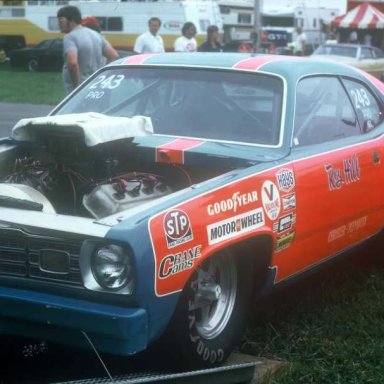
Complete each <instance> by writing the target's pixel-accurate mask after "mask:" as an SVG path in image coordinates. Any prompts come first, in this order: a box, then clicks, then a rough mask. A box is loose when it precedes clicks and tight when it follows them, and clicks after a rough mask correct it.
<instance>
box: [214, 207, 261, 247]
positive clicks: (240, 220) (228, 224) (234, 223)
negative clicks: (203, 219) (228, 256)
mask: <svg viewBox="0 0 384 384" xmlns="http://www.w3.org/2000/svg"><path fill="white" fill-rule="evenodd" d="M264 224H265V221H264V212H263V210H262V208H257V209H255V210H253V211H249V212H245V213H242V214H241V215H237V216H234V217H231V218H229V219H226V220H222V221H219V222H217V223H213V224H211V225H208V226H207V235H208V243H209V244H210V245H212V244H217V243H220V242H221V241H224V240H228V239H231V238H233V237H235V236H238V235H240V234H243V233H247V232H250V231H252V230H254V229H256V228H259V227H262V226H263V225H264Z"/></svg>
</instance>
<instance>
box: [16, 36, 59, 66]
mask: <svg viewBox="0 0 384 384" xmlns="http://www.w3.org/2000/svg"><path fill="white" fill-rule="evenodd" d="M9 58H10V63H11V66H12V67H19V68H25V69H28V70H29V71H32V72H36V71H40V70H56V71H57V70H61V68H62V67H63V39H61V38H56V39H47V40H43V41H42V42H40V43H39V44H37V45H36V46H35V47H33V48H22V49H15V50H12V51H11V52H10V53H9Z"/></svg>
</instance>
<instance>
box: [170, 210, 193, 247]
mask: <svg viewBox="0 0 384 384" xmlns="http://www.w3.org/2000/svg"><path fill="white" fill-rule="evenodd" d="M163 225H164V232H165V236H166V238H167V245H168V248H173V247H176V246H177V245H180V244H183V243H186V242H187V241H190V240H192V239H193V233H192V228H191V223H190V220H189V217H188V215H187V214H186V213H185V212H184V211H182V210H180V209H173V210H172V211H169V212H167V213H166V215H165V216H164V222H163Z"/></svg>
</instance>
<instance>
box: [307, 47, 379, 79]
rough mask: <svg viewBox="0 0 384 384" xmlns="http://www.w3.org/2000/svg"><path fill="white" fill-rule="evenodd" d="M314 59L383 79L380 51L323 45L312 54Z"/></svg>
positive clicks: (373, 48)
mask: <svg viewBox="0 0 384 384" xmlns="http://www.w3.org/2000/svg"><path fill="white" fill-rule="evenodd" d="M312 56H314V57H315V58H316V59H325V60H333V61H337V62H339V63H344V64H349V65H352V66H354V67H357V68H360V69H363V70H364V71H366V72H368V73H370V74H371V75H373V76H375V77H377V78H378V79H380V80H383V79H384V53H383V51H382V50H381V49H379V48H376V47H372V46H370V45H360V44H337V43H336V44H332V43H331V44H323V45H320V46H319V47H318V48H317V49H316V50H315V51H314V52H313V54H312Z"/></svg>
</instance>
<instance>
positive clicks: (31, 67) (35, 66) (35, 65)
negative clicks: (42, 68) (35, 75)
mask: <svg viewBox="0 0 384 384" xmlns="http://www.w3.org/2000/svg"><path fill="white" fill-rule="evenodd" d="M27 68H28V71H30V72H37V71H38V70H39V61H38V60H37V59H36V58H33V59H29V60H28V63H27Z"/></svg>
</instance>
